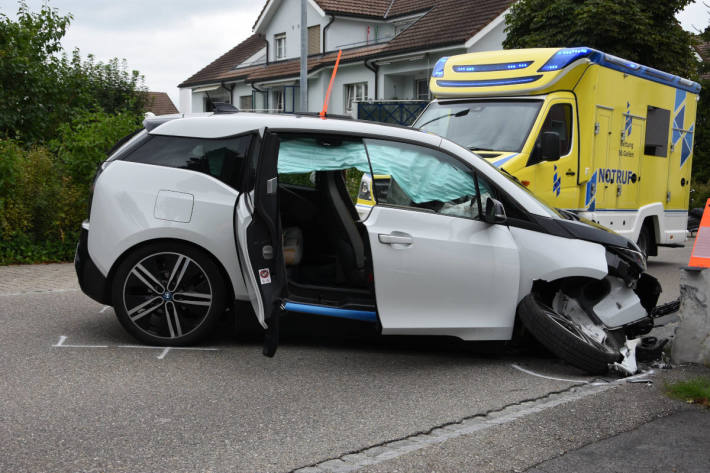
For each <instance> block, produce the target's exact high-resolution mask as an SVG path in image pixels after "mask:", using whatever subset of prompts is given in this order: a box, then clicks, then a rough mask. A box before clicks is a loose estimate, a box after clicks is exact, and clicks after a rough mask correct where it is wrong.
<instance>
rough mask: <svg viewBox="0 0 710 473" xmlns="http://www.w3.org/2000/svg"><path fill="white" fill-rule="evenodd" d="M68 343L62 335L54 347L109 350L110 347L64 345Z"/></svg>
mask: <svg viewBox="0 0 710 473" xmlns="http://www.w3.org/2000/svg"><path fill="white" fill-rule="evenodd" d="M66 341H67V337H65V336H64V335H60V336H59V341H58V342H57V343H55V344H54V345H52V346H53V347H56V348H108V345H66V344H65V343H64V342H66Z"/></svg>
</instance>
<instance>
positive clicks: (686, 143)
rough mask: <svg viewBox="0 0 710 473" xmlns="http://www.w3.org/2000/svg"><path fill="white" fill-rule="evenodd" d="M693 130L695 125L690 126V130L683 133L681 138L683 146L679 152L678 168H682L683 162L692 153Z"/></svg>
mask: <svg viewBox="0 0 710 473" xmlns="http://www.w3.org/2000/svg"><path fill="white" fill-rule="evenodd" d="M694 130H695V124H693V125H691V126H690V129H689V130H688V131H687V132H686V133H685V136H684V137H683V146H682V147H681V152H680V167H683V165H684V164H685V162H686V161H687V160H688V158H689V157H690V155H691V154H692V153H693V131H694Z"/></svg>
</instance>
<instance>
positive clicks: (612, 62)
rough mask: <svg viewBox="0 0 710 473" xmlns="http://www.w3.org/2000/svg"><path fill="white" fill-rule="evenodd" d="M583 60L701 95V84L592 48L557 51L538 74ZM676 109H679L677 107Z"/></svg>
mask: <svg viewBox="0 0 710 473" xmlns="http://www.w3.org/2000/svg"><path fill="white" fill-rule="evenodd" d="M582 58H587V59H589V61H590V62H591V63H593V64H599V65H600V66H603V67H606V68H609V69H614V70H615V71H620V72H623V73H625V74H629V75H632V76H636V77H641V78H643V79H647V80H650V81H653V82H658V83H659V84H664V85H669V86H671V87H675V88H676V89H680V90H685V91H687V92H691V93H693V94H699V93H700V84H698V83H697V82H693V81H691V80H688V79H683V78H682V77H678V76H674V75H672V74H668V73H667V72H663V71H659V70H658V69H654V68H652V67H648V66H642V65H641V64H637V63H635V62H633V61H627V60H626V59H622V58H619V57H616V56H612V55H611V54H606V53H603V52H601V51H599V50H596V49H592V48H584V47H582V48H564V49H561V50H559V51H557V52H556V53H555V54H554V55H553V56H552V57H551V58H550V59H549V60H548V61H547V63H545V65H544V66H542V67H541V68H540V69H539V71H538V72H549V71H557V70H560V69H563V68H565V67H567V66H569V65H570V64H571V63H573V62H574V61H576V60H578V59H582ZM676 99H677V97H676ZM676 108H678V107H677V106H676Z"/></svg>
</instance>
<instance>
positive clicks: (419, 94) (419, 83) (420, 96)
mask: <svg viewBox="0 0 710 473" xmlns="http://www.w3.org/2000/svg"><path fill="white" fill-rule="evenodd" d="M414 92H415V94H416V99H417V100H429V79H417V80H415V81H414Z"/></svg>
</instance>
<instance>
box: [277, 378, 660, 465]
mask: <svg viewBox="0 0 710 473" xmlns="http://www.w3.org/2000/svg"><path fill="white" fill-rule="evenodd" d="M648 374H650V373H646V374H644V375H645V376H647V375H648ZM629 379H631V378H626V379H620V380H616V381H612V382H608V383H578V384H574V385H572V386H570V387H568V388H565V389H562V390H559V391H553V392H549V393H547V394H545V395H542V396H539V397H535V398H529V399H524V400H520V401H518V402H515V403H511V404H507V405H505V406H503V407H500V408H496V409H492V410H489V411H486V412H483V413H477V414H474V415H471V416H467V417H464V418H461V419H460V420H457V421H451V422H445V423H442V424H439V425H436V426H434V427H432V428H430V429H427V430H422V431H419V432H416V433H414V434H411V435H408V436H405V437H400V438H396V439H393V440H386V441H383V442H380V443H377V444H373V445H368V446H366V447H363V448H360V449H357V450H352V451H349V452H347V453H344V454H342V455H340V456H337V457H333V458H329V459H326V460H321V461H318V462H315V463H312V464H310V465H307V466H303V467H298V468H296V469H294V470H291V471H290V473H331V472H332V473H344V472H352V471H357V470H359V469H361V468H363V467H366V466H370V465H375V464H378V463H382V462H384V461H387V460H391V459H394V458H397V457H400V456H403V455H405V454H407V453H411V452H414V451H417V450H421V449H424V448H428V447H430V446H433V445H437V444H441V443H443V442H446V441H447V440H450V439H453V438H456V437H461V436H463V435H469V434H472V433H475V432H480V431H482V430H485V429H488V428H490V427H493V426H496V425H501V424H506V423H508V422H512V421H514V420H517V419H520V418H522V417H526V416H528V415H531V414H535V413H538V412H541V411H544V410H547V409H550V408H552V407H556V406H558V405H560V404H565V403H568V402H572V401H576V400H578V399H582V398H584V397H587V396H590V395H593V394H598V393H601V392H603V391H606V390H608V389H611V388H612V387H614V386H618V385H619V384H621V383H624V382H626V381H628V380H629Z"/></svg>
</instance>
